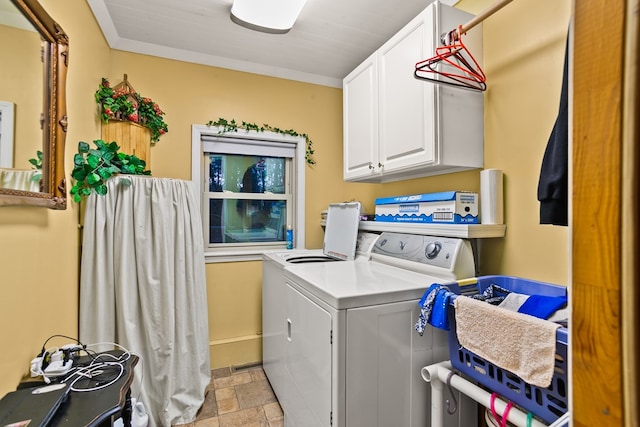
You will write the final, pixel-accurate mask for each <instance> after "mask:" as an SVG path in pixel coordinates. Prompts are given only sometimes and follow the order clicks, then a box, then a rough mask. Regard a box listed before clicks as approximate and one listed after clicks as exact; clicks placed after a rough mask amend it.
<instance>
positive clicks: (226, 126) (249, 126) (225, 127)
mask: <svg viewBox="0 0 640 427" xmlns="http://www.w3.org/2000/svg"><path fill="white" fill-rule="evenodd" d="M207 126H217V127H220V130H219V131H218V134H223V133H226V132H238V129H244V130H246V131H251V130H253V131H257V132H264V131H269V132H275V133H279V134H281V135H289V136H301V137H303V138H304V139H305V141H306V151H305V155H304V158H305V160H306V161H307V164H309V165H315V164H316V161H315V160H314V159H313V153H314V151H313V142H312V141H311V139H310V138H309V135H307V134H306V133H298V132H296V131H295V130H292V129H280V128H277V127H273V126H270V125H268V124H263V125H262V126H258V125H257V124H255V123H247V122H245V121H243V122H241V123H240V124H238V123H236V121H235V119H231V121H229V120H227V119H223V118H222V117H220V118H218V120H217V121H213V120H209V122H208V123H207Z"/></svg>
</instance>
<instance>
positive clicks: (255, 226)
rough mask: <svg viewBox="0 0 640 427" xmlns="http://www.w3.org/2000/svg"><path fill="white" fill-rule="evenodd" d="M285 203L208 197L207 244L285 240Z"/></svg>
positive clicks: (281, 201) (282, 201)
mask: <svg viewBox="0 0 640 427" xmlns="http://www.w3.org/2000/svg"><path fill="white" fill-rule="evenodd" d="M286 219H287V202H286V201H284V200H261V199H251V200H246V199H239V198H235V199H210V200H209V243H210V244H214V243H252V242H284V241H285V240H286V236H285V231H286V230H285V229H286V226H287V224H286Z"/></svg>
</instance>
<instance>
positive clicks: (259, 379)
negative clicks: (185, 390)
mask: <svg viewBox="0 0 640 427" xmlns="http://www.w3.org/2000/svg"><path fill="white" fill-rule="evenodd" d="M183 426H184V427H240V426H242V427H283V426H284V417H283V414H282V409H281V408H280V405H279V404H278V401H277V400H276V396H275V395H274V394H273V390H272V389H271V386H270V385H269V381H268V380H267V377H266V376H265V374H264V371H263V370H262V367H261V366H259V365H258V366H255V367H248V368H240V369H234V368H220V369H214V370H213V371H211V384H210V385H209V388H208V390H207V394H206V397H205V400H204V404H203V405H202V408H200V411H199V412H198V416H197V417H196V420H195V422H194V423H191V424H187V425H183Z"/></svg>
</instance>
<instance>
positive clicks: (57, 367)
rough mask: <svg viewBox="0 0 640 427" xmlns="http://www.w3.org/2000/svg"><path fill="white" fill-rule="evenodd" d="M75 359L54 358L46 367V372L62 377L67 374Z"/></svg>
mask: <svg viewBox="0 0 640 427" xmlns="http://www.w3.org/2000/svg"><path fill="white" fill-rule="evenodd" d="M72 365H73V360H67V361H66V362H64V361H62V360H54V361H52V362H51V363H49V365H48V366H47V367H46V368H45V370H44V374H45V375H46V376H48V377H60V376H62V375H66V374H67V372H69V371H70V370H71V366H72Z"/></svg>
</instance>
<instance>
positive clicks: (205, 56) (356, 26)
mask: <svg viewBox="0 0 640 427" xmlns="http://www.w3.org/2000/svg"><path fill="white" fill-rule="evenodd" d="M265 1H267V0H265ZM87 2H88V3H89V6H90V7H91V10H92V11H93V14H94V15H95V17H96V20H97V21H98V24H99V25H100V28H101V29H102V32H103V34H104V36H105V38H106V40H107V42H108V43H109V46H111V47H112V48H113V49H118V50H124V51H128V52H135V53H141V54H147V55H153V56H158V57H163V58H170V59H176V60H180V61H187V62H194V63H198V64H205V65H211V66H216V67H223V68H229V69H233V70H239V71H247V72H251V73H256V74H264V75H269V76H274V77H280V78H285V79H291V80H298V81H303V82H308V83H315V84H320V85H325V86H332V87H339V88H341V87H342V78H343V77H344V76H346V75H347V74H348V73H349V72H350V71H351V70H352V69H354V68H355V67H356V66H357V65H358V64H359V63H361V62H362V61H363V60H364V59H365V58H367V57H368V56H369V55H370V54H371V53H372V52H373V51H375V50H376V49H377V48H378V47H380V46H381V45H382V44H383V43H384V42H385V41H386V40H387V39H389V38H390V37H391V36H392V35H393V34H395V33H396V32H397V31H398V30H399V29H401V28H402V27H403V26H404V25H405V24H406V23H407V22H409V21H410V20H411V19H412V18H413V17H415V16H416V15H417V14H418V13H420V12H421V11H422V10H423V9H424V8H425V7H427V5H429V4H430V3H432V2H433V0H401V1H390V0H307V3H306V5H305V6H304V8H303V9H302V13H301V14H300V17H299V18H298V21H297V22H296V24H295V25H294V27H293V28H292V29H291V31H289V32H288V33H286V34H266V33H261V32H257V31H253V30H249V29H246V28H244V27H241V26H238V25H237V24H234V23H233V22H232V21H231V19H230V18H229V11H230V10H231V4H232V0H182V1H179V0H87ZM455 2H456V0H442V3H447V4H452V3H455Z"/></svg>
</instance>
